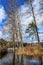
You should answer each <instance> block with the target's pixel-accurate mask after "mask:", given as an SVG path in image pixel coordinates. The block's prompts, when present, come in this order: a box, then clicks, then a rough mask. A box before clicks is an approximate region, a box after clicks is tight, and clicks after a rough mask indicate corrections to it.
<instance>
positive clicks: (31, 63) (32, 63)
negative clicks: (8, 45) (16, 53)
mask: <svg viewBox="0 0 43 65" xmlns="http://www.w3.org/2000/svg"><path fill="white" fill-rule="evenodd" d="M12 59H13V54H10V53H9V54H7V55H6V56H5V57H4V58H3V59H0V65H11V63H12ZM42 62H43V59H42ZM24 65H41V64H40V62H39V61H37V60H35V59H33V58H32V59H31V60H30V59H28V58H26V57H24ZM42 65H43V63H42Z"/></svg>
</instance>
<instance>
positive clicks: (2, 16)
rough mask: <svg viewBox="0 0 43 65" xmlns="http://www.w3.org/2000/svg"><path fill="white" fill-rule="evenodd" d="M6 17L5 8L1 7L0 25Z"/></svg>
mask: <svg viewBox="0 0 43 65" xmlns="http://www.w3.org/2000/svg"><path fill="white" fill-rule="evenodd" d="M5 17H6V15H5V11H4V7H3V6H1V7H0V23H1V22H2V19H5Z"/></svg>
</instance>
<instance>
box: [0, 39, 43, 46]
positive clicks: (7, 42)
mask: <svg viewBox="0 0 43 65" xmlns="http://www.w3.org/2000/svg"><path fill="white" fill-rule="evenodd" d="M32 44H37V43H23V46H26V45H32ZM0 45H8V46H10V47H13V42H11V41H6V40H4V39H0ZM18 45H19V46H20V42H18ZM40 45H41V46H42V47H43V42H40ZM16 46H17V42H16Z"/></svg>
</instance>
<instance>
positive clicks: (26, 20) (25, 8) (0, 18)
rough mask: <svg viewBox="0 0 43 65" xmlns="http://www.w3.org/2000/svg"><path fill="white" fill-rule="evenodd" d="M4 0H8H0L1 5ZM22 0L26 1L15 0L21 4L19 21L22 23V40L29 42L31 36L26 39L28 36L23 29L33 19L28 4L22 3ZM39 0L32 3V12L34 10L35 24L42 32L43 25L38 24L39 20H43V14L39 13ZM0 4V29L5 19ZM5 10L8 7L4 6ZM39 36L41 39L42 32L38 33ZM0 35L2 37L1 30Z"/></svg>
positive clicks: (42, 37)
mask: <svg viewBox="0 0 43 65" xmlns="http://www.w3.org/2000/svg"><path fill="white" fill-rule="evenodd" d="M1 1H2V2H1ZM6 1H7V2H8V0H0V4H1V5H2V4H4V2H6ZM24 1H26V0H17V2H18V4H19V6H20V5H22V6H21V17H22V18H21V19H22V20H21V21H22V24H23V40H24V41H26V42H28V41H29V42H30V40H31V38H28V39H27V38H26V36H28V35H27V34H25V32H24V31H25V30H26V27H27V24H28V23H30V22H31V21H32V20H33V18H32V14H30V8H29V7H28V6H25V5H24ZM39 1H40V0H35V1H34V3H33V7H34V6H35V7H34V12H35V15H36V21H37V24H38V27H39V32H43V26H42V25H40V24H42V23H41V21H43V15H41V14H39V13H40V12H41V11H43V6H42V5H39ZM7 2H6V3H7ZM1 5H0V30H2V29H3V26H4V24H5V21H6V15H5V14H6V13H5V10H4V7H3V5H2V6H1ZM5 8H6V7H5ZM41 9H42V10H41ZM6 10H8V8H6ZM39 10H40V11H39ZM25 13H26V14H25ZM37 14H38V15H37ZM6 36H7V35H6ZM39 36H40V38H41V39H43V34H40V35H39ZM0 37H2V33H1V31H0Z"/></svg>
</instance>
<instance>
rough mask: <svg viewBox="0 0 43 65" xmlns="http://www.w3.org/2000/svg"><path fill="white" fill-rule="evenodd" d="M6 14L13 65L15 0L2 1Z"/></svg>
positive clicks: (16, 6)
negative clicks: (11, 41) (10, 37)
mask: <svg viewBox="0 0 43 65" xmlns="http://www.w3.org/2000/svg"><path fill="white" fill-rule="evenodd" d="M3 5H4V8H5V11H6V14H7V16H8V22H7V24H6V25H8V26H9V28H10V29H8V32H10V34H11V36H12V40H13V44H14V55H13V65H15V34H16V36H17V33H16V32H17V31H16V22H15V12H16V10H17V9H18V5H17V2H15V0H7V3H6V2H4V3H3Z"/></svg>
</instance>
